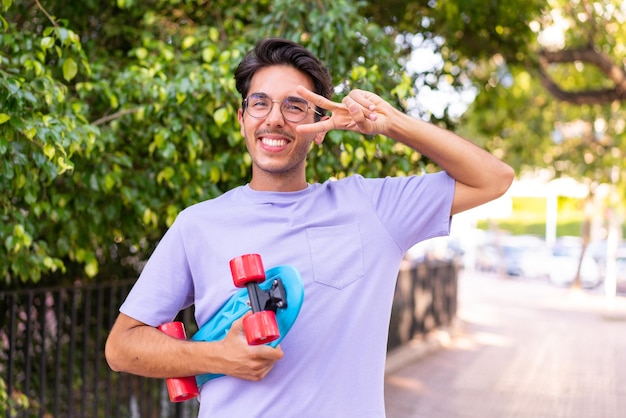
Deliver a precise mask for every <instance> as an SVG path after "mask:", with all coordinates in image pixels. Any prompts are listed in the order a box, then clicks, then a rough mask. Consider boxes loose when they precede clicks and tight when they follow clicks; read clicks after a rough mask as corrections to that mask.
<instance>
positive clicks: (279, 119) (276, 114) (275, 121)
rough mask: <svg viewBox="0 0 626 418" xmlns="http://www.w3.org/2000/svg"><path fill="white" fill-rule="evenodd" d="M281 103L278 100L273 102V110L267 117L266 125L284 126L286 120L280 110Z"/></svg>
mask: <svg viewBox="0 0 626 418" xmlns="http://www.w3.org/2000/svg"><path fill="white" fill-rule="evenodd" d="M280 106H281V102H279V101H278V100H274V101H273V105H272V109H271V110H270V113H269V114H268V115H267V116H266V117H265V123H266V124H268V125H283V124H284V123H285V118H284V116H283V112H282V111H281V110H280Z"/></svg>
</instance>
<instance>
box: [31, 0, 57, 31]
mask: <svg viewBox="0 0 626 418" xmlns="http://www.w3.org/2000/svg"><path fill="white" fill-rule="evenodd" d="M35 3H37V7H38V8H39V10H41V11H42V12H43V14H45V15H46V17H47V18H48V20H49V21H50V22H52V26H54V27H55V28H59V24H58V23H57V22H56V20H54V18H53V17H52V16H50V14H49V13H48V11H47V10H46V9H44V8H43V6H42V5H41V3H39V0H35Z"/></svg>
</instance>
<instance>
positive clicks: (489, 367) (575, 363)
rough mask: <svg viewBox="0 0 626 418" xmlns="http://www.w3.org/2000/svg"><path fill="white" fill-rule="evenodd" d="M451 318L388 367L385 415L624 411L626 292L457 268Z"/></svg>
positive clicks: (580, 415) (561, 416)
mask: <svg viewBox="0 0 626 418" xmlns="http://www.w3.org/2000/svg"><path fill="white" fill-rule="evenodd" d="M458 317H459V321H458V322H459V324H458V326H456V327H454V330H456V331H453V332H452V333H451V334H452V338H451V339H450V341H448V342H447V343H446V341H445V339H441V338H439V341H443V343H444V347H443V348H441V349H439V350H435V351H433V352H430V353H429V354H427V355H425V356H421V358H420V359H419V360H415V359H414V361H407V360H406V359H407V358H409V359H410V357H411V356H410V352H411V348H410V347H409V348H408V349H407V348H405V353H404V355H401V356H399V357H400V358H404V359H405V361H404V364H403V366H402V367H394V368H392V369H390V371H388V373H387V378H386V386H385V398H386V404H387V418H416V417H419V418H624V417H626V298H623V297H622V298H618V299H617V300H616V304H615V306H614V307H613V308H609V307H608V305H607V300H606V298H605V297H604V295H603V294H602V293H601V292H600V291H596V292H592V293H590V292H586V291H572V290H569V289H561V288H555V287H553V286H550V285H549V284H547V283H541V282H533V281H523V280H514V279H501V278H497V277H494V276H485V275H478V274H469V273H464V274H462V276H461V277H460V280H459V314H458ZM423 346H424V345H423V344H417V345H416V346H415V347H414V348H413V351H423V350H424V348H423ZM430 346H432V344H431V345H430ZM407 350H408V351H407ZM407 352H408V353H409V355H408V356H407V355H406V354H407ZM396 354H398V353H396ZM393 356H394V355H392V356H390V357H391V360H393ZM397 358H398V356H397V355H396V358H395V361H396V363H397V362H398V359H397ZM394 369H396V370H395V371H394Z"/></svg>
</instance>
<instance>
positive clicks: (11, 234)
mask: <svg viewBox="0 0 626 418" xmlns="http://www.w3.org/2000/svg"><path fill="white" fill-rule="evenodd" d="M365 5H366V3H364V2H352V1H345V0H337V1H328V0H317V1H315V2H309V3H303V2H296V1H287V0H277V1H259V2H235V3H233V2H230V1H224V0H222V1H208V0H186V1H181V0H151V1H146V2H137V1H135V0H117V1H99V0H85V1H83V2H76V4H73V5H72V7H71V8H68V7H67V2H65V1H63V0H49V1H46V2H43V1H40V0H33V1H25V2H15V3H14V2H12V1H11V0H4V1H3V2H2V14H0V24H1V25H2V32H1V33H0V155H2V164H1V165H0V192H1V193H0V201H1V202H2V211H1V212H0V216H1V217H2V221H1V222H0V243H1V245H0V276H1V280H2V282H3V283H4V285H8V286H20V285H30V284H32V283H36V282H41V283H47V282H58V281H63V280H64V281H74V280H81V279H84V278H95V277H98V278H105V279H111V278H116V277H128V276H129V275H130V276H133V275H135V274H136V273H137V269H138V268H140V266H141V262H142V261H143V260H145V259H146V257H147V256H148V255H149V254H150V253H151V251H152V249H153V247H154V245H155V243H156V242H157V241H158V239H159V237H160V236H161V235H162V234H163V233H164V231H165V229H166V228H167V227H168V226H169V225H170V224H171V222H172V221H173V219H174V218H175V216H176V214H177V213H178V212H179V211H180V210H181V209H182V208H184V207H185V206H188V205H190V204H193V203H195V202H198V201H201V200H205V199H208V198H212V197H215V196H217V195H219V194H220V193H222V192H224V191H225V190H227V189H230V188H232V187H233V186H235V185H239V184H241V183H245V182H246V181H247V180H248V176H249V168H250V160H249V157H248V156H247V154H246V152H245V145H244V143H243V141H242V138H241V136H240V134H239V129H238V124H237V117H236V112H237V108H238V106H239V101H240V98H239V97H237V93H236V90H235V86H234V80H233V77H232V74H233V71H234V69H235V67H236V65H237V64H238V62H239V60H240V59H241V58H242V56H243V54H244V53H245V52H246V51H247V50H248V49H250V48H251V47H252V45H253V43H254V42H255V41H256V39H257V38H258V37H260V36H282V37H286V38H290V39H294V40H296V41H299V42H301V43H303V44H304V45H306V46H307V47H309V48H310V49H311V50H313V51H314V52H315V53H317V54H318V55H319V56H320V57H321V58H322V59H323V60H324V61H326V62H327V64H328V65H329V67H330V68H331V69H332V70H333V73H334V75H335V80H334V81H335V84H336V86H337V93H338V95H342V94H343V93H345V91H346V90H347V89H349V88H352V87H359V88H365V89H371V90H375V91H377V92H380V93H381V94H383V95H385V96H386V97H387V98H388V99H389V100H391V101H393V102H394V103H395V104H397V105H398V106H403V105H404V103H405V99H406V98H408V97H410V96H412V95H413V91H412V90H413V87H412V82H411V79H410V78H409V77H408V76H407V75H406V74H405V73H404V72H403V70H402V68H401V66H400V64H399V63H398V57H399V55H400V53H401V51H399V50H398V49H397V47H396V45H395V43H394V42H393V38H392V37H391V36H389V34H388V33H386V32H385V30H384V29H383V28H382V27H381V26H379V25H378V24H376V23H374V22H373V21H371V20H370V19H366V18H365V17H363V15H362V14H361V13H360V12H361V11H362V10H363V7H364V6H365ZM420 160H421V156H419V155H416V154H415V153H413V152H410V151H409V150H407V149H406V148H405V147H401V146H398V145H397V144H395V143H393V142H392V141H388V140H386V139H384V138H376V139H375V140H371V138H363V137H362V136H360V135H354V134H350V133H344V132H332V133H330V134H329V135H328V137H327V141H326V142H325V144H324V146H323V147H321V148H315V149H312V150H311V160H310V164H309V166H308V168H307V170H308V175H309V178H310V179H311V180H325V179H327V178H329V177H331V176H336V177H342V176H345V175H347V174H349V173H356V172H358V173H362V174H365V175H379V174H381V173H386V174H396V173H409V172H411V171H413V170H415V167H418V166H420ZM423 168H426V169H429V164H428V161H423V163H422V167H420V169H423Z"/></svg>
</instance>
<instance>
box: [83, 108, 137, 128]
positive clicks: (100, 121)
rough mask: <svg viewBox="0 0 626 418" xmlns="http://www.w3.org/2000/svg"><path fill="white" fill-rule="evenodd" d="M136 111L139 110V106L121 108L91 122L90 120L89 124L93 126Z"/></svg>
mask: <svg viewBox="0 0 626 418" xmlns="http://www.w3.org/2000/svg"><path fill="white" fill-rule="evenodd" d="M138 111H139V108H135V109H123V110H120V111H119V112H115V113H112V114H110V115H107V116H103V117H101V118H100V119H96V120H94V121H93V122H91V124H92V125H94V126H98V125H104V124H105V123H108V122H110V121H112V120H114V119H117V118H121V117H122V116H126V115H131V114H133V113H137V112H138Z"/></svg>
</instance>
